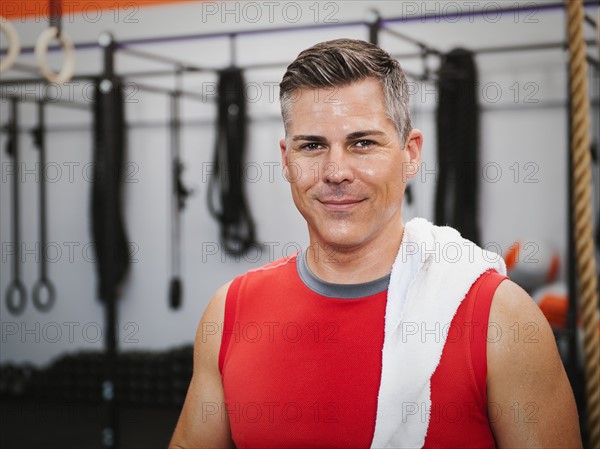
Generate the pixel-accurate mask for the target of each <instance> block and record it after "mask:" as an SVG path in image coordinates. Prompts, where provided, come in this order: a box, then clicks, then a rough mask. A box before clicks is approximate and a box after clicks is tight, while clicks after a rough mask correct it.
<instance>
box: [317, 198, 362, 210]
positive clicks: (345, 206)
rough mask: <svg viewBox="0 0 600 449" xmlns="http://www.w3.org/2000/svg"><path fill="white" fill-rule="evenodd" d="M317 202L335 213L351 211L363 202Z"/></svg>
mask: <svg viewBox="0 0 600 449" xmlns="http://www.w3.org/2000/svg"><path fill="white" fill-rule="evenodd" d="M317 201H319V203H321V204H322V205H323V206H325V208H326V209H329V210H334V211H337V210H349V209H352V208H354V207H356V206H358V205H359V204H361V203H362V202H363V201H364V199H360V200H358V199H330V200H317Z"/></svg>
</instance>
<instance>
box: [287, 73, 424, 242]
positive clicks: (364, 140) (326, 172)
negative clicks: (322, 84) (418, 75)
mask: <svg viewBox="0 0 600 449" xmlns="http://www.w3.org/2000/svg"><path fill="white" fill-rule="evenodd" d="M293 98H294V100H293V103H292V107H291V114H290V118H291V120H290V122H289V123H288V135H287V144H286V140H281V142H280V147H281V152H282V161H283V165H284V167H285V171H286V176H287V179H288V180H289V181H290V184H291V188H292V196H293V198H294V203H295V204H296V207H297V208H298V210H299V211H300V213H301V214H302V215H303V216H304V218H305V219H306V221H307V223H308V228H309V233H310V235H311V240H312V241H313V242H314V241H315V240H316V241H318V242H319V243H325V244H328V245H332V246H334V247H337V248H339V249H341V250H344V249H346V250H351V249H356V248H359V247H362V246H363V245H365V244H368V243H370V242H374V241H379V242H382V243H383V242H385V241H386V240H387V239H388V238H389V236H390V234H389V233H390V232H399V229H400V227H401V225H402V214H401V206H402V199H403V196H404V190H405V188H406V182H407V180H408V179H409V178H412V177H413V176H414V175H415V174H416V172H417V170H418V162H419V159H420V153H421V145H422V135H421V133H420V131H418V130H413V131H412V132H411V134H410V137H409V138H408V142H406V144H405V145H404V146H403V145H402V142H401V141H400V137H399V136H398V133H397V132H396V128H395V126H394V123H393V122H392V120H391V119H390V118H389V117H388V116H387V115H386V112H387V110H386V106H385V100H384V96H383V89H382V87H381V85H380V83H379V81H378V80H376V79H372V78H368V79H366V80H364V81H360V82H356V83H352V84H351V85H349V86H346V87H340V88H336V89H317V90H308V89H303V90H300V91H299V92H295V93H294V95H293Z"/></svg>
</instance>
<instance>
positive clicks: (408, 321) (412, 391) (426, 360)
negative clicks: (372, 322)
mask: <svg viewBox="0 0 600 449" xmlns="http://www.w3.org/2000/svg"><path fill="white" fill-rule="evenodd" d="M490 268H494V269H496V270H497V271H498V272H499V273H500V274H503V275H505V274H506V265H505V263H504V260H503V259H502V257H500V256H499V255H498V254H496V253H493V252H490V251H485V250H483V249H482V248H480V247H479V246H477V245H475V244H474V243H473V242H471V241H470V240H467V239H464V238H463V237H461V235H460V234H459V233H458V231H456V230H455V229H453V228H451V227H448V226H435V225H433V224H432V223H430V222H429V221H427V220H425V219H424V218H419V217H417V218H413V219H412V220H410V221H408V222H407V223H406V225H405V228H404V236H403V239H402V244H401V245H400V250H399V251H398V255H397V256H396V260H395V262H394V265H393V266H392V274H391V276H390V285H389V288H388V300H387V306H386V311H385V334H384V341H383V364H382V372H381V385H380V387H379V397H378V403H377V418H376V421H375V435H374V437H373V442H372V444H371V447H372V448H384V447H385V448H392V447H393V448H421V447H423V444H424V442H425V436H426V435H427V428H428V426H429V413H427V412H428V411H429V410H431V390H430V387H431V385H430V382H431V376H432V375H433V373H434V371H435V369H436V367H437V366H438V364H439V362H440V358H441V356H442V350H443V349H444V344H445V343H446V337H447V333H448V326H449V325H450V323H451V322H452V319H453V318H454V315H455V314H456V310H457V309H458V306H459V305H460V303H461V302H462V300H463V299H464V297H465V296H466V294H467V293H468V291H469V289H470V287H471V285H472V284H473V283H474V282H475V281H476V280H477V278H478V277H479V276H480V275H481V274H482V273H484V272H485V271H486V270H488V269H490Z"/></svg>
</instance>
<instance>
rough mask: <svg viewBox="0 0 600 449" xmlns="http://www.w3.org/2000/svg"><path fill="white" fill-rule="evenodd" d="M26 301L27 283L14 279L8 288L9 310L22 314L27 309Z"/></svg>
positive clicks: (7, 305)
mask: <svg viewBox="0 0 600 449" xmlns="http://www.w3.org/2000/svg"><path fill="white" fill-rule="evenodd" d="M15 300H16V301H15ZM26 301H27V292H26V291H25V285H23V283H22V282H21V281H20V280H18V279H16V280H14V281H12V282H11V284H10V285H9V286H8V289H7V290H6V308H7V309H8V311H9V312H10V313H11V314H12V315H21V314H22V313H23V311H24V310H25V303H26Z"/></svg>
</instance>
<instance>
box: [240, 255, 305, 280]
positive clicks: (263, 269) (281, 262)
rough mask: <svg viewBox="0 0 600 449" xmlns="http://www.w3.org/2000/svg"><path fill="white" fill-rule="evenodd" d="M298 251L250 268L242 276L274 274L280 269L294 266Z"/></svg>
mask: <svg viewBox="0 0 600 449" xmlns="http://www.w3.org/2000/svg"><path fill="white" fill-rule="evenodd" d="M297 256H298V253H294V254H292V255H291V256H285V257H282V258H280V259H276V260H274V261H272V262H269V263H267V264H265V265H262V266H260V267H258V268H252V269H250V270H248V271H247V272H246V273H244V275H243V276H248V275H257V274H275V273H277V272H279V271H281V270H286V269H290V268H293V269H295V267H296V257H297Z"/></svg>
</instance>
